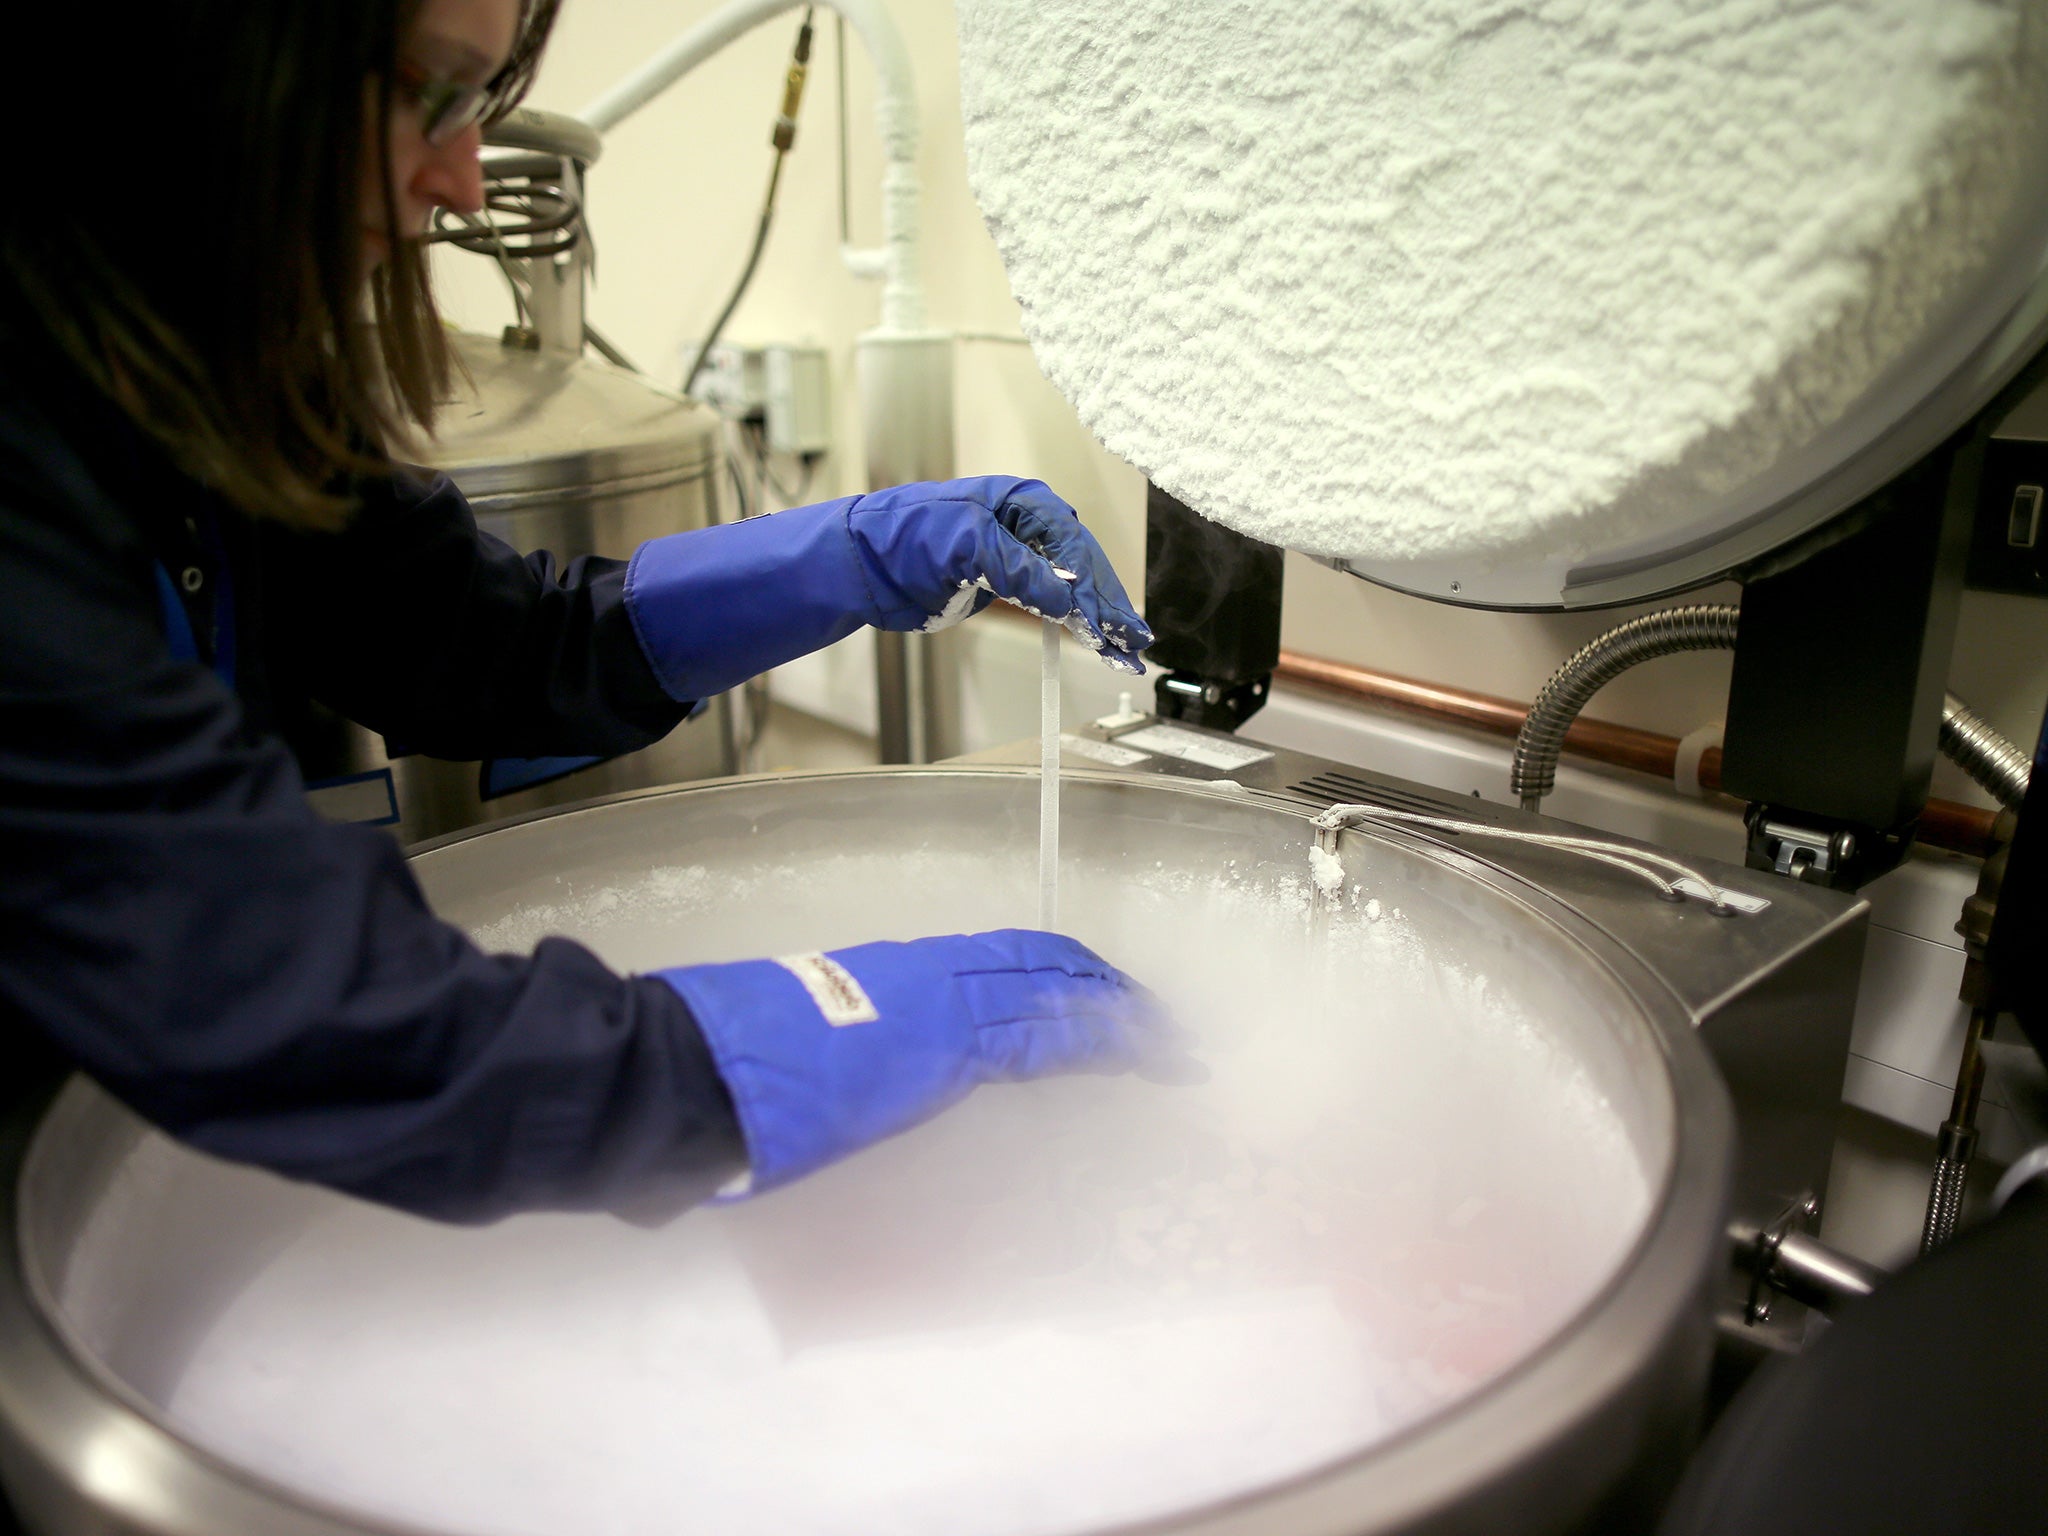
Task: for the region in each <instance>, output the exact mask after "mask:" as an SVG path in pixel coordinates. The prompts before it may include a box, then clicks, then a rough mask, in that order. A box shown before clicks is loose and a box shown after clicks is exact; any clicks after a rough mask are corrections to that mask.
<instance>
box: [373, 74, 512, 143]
mask: <svg viewBox="0 0 2048 1536" xmlns="http://www.w3.org/2000/svg"><path fill="white" fill-rule="evenodd" d="M393 80H394V82H395V83H396V85H397V87H398V91H399V94H400V96H402V97H403V98H404V99H405V100H407V101H409V102H411V103H412V104H413V106H414V107H415V108H417V109H418V111H419V114H420V134H421V136H422V137H423V138H425V139H426V141H427V142H428V143H429V144H431V145H433V146H434V147H435V148H436V149H438V148H440V147H441V146H442V145H444V144H447V143H449V142H450V141H451V140H453V139H455V138H456V137H457V136H458V135H460V134H461V133H463V132H464V131H465V130H466V129H468V128H469V127H471V126H472V125H473V124H476V123H479V122H482V121H483V120H484V119H485V118H487V117H489V116H490V115H491V113H492V110H493V109H494V108H495V107H496V106H497V104H498V81H497V79H496V78H495V77H493V78H492V79H489V80H486V81H485V82H484V83H483V84H481V85H477V84H475V83H473V82H471V81H467V80H454V79H450V78H449V77H447V76H445V75H434V74H429V73H428V72H427V71H426V70H424V69H422V68H420V67H419V66H418V65H417V64H407V63H405V62H404V61H402V60H401V61H400V63H399V65H398V68H397V70H396V71H395V72H394V74H393Z"/></svg>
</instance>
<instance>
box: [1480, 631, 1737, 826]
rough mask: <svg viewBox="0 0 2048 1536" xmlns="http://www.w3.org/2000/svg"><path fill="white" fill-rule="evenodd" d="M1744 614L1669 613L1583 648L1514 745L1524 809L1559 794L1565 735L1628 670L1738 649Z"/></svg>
mask: <svg viewBox="0 0 2048 1536" xmlns="http://www.w3.org/2000/svg"><path fill="white" fill-rule="evenodd" d="M1740 613H1741V610H1740V609H1738V608H1737V607H1736V606H1735V605H1734V604H1732V603H1695V604H1692V605H1690V606H1687V607H1684V608H1665V609H1661V610H1659V611H1658V612H1656V613H1645V614H1642V615H1640V616H1638V617H1636V618H1633V619H1630V620H1629V621H1628V622H1627V623H1626V624H1619V625H1616V626H1615V627H1614V628H1613V629H1610V630H1608V631H1607V633H1606V634H1604V635H1601V636H1600V637H1599V638H1598V639H1595V640H1591V641H1589V642H1587V643H1586V644H1585V645H1584V646H1581V647H1580V648H1579V650H1578V652H1577V654H1575V655H1574V656H1573V657H1572V658H1571V659H1570V660H1569V661H1567V662H1566V663H1565V664H1564V665H1563V666H1561V667H1559V668H1558V669H1557V670H1556V671H1555V672H1553V673H1551V674H1550V681H1549V682H1547V683H1545V684H1544V685H1543V691H1542V692H1541V693H1539V694H1537V695H1536V702H1535V703H1534V704H1532V705H1531V706H1530V707H1529V719H1528V722H1527V723H1526V724H1525V725H1523V727H1522V732H1521V734H1520V735H1519V736H1517V737H1516V738H1515V762H1514V767H1513V770H1512V772H1511V777H1510V778H1509V781H1508V782H1509V784H1510V786H1511V787H1512V788H1513V790H1514V792H1515V795H1516V796H1517V797H1518V798H1519V799H1520V800H1521V802H1522V809H1523V810H1525V811H1533V810H1537V809H1539V808H1540V807H1541V806H1542V804H1543V797H1544V796H1545V795H1547V794H1549V793H1550V792H1551V790H1553V789H1555V788H1556V787H1557V757H1558V754H1559V753H1560V752H1562V751H1563V750H1564V738H1565V732H1567V731H1569V730H1570V729H1571V728H1572V722H1573V721H1574V720H1576V719H1578V718H1579V711H1580V710H1582V709H1584V708H1585V707H1586V703H1587V701H1588V700H1589V699H1591V698H1592V697H1593V695H1594V694H1596V693H1598V692H1599V691H1600V690H1601V689H1602V688H1604V687H1606V686H1607V685H1608V684H1609V683H1611V682H1613V681H1614V679H1616V678H1617V677H1619V676H1621V674H1622V673H1624V672H1626V671H1628V669H1629V668H1631V667H1633V666H1636V665H1638V664H1640V663H1642V662H1645V661H1650V660H1652V659H1654V658H1656V657H1658V656H1676V655H1679V654H1680V653H1682V652H1685V651H1716V650H1733V649H1734V647H1735V621H1736V619H1737V617H1738V616H1739V615H1740Z"/></svg>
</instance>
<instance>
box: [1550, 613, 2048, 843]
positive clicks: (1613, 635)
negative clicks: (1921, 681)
mask: <svg viewBox="0 0 2048 1536" xmlns="http://www.w3.org/2000/svg"><path fill="white" fill-rule="evenodd" d="M1741 612H1742V610H1741V609H1739V608H1737V607H1736V606H1735V605H1734V604H1732V603H1695V604H1691V605H1689V606H1687V607H1683V608H1665V609H1660V610H1659V611H1658V612H1656V613H1645V614H1641V615H1639V616H1638V617H1636V618H1633V619H1630V620H1629V621H1628V622H1627V623H1625V624H1617V625H1616V626H1615V627H1614V628H1613V629H1610V630H1608V631H1607V633H1606V634H1604V635H1601V636H1599V637H1597V638H1596V639H1593V640H1590V641H1588V642H1587V643H1586V644H1585V645H1583V646H1581V647H1580V648H1579V650H1578V651H1577V652H1576V653H1575V654H1574V655H1573V656H1572V657H1571V659H1570V660H1568V661H1566V662H1565V664H1564V665H1563V666H1561V667H1559V668H1558V669H1557V670H1556V671H1555V672H1553V673H1551V675H1550V680H1549V681H1548V682H1546V683H1545V684H1544V685H1543V689H1542V691H1541V692H1540V693H1538V694H1537V695H1536V702H1535V703H1534V704H1533V705H1531V706H1530V709H1529V718H1528V720H1527V722H1526V723H1524V725H1523V726H1522V730H1521V734H1520V735H1518V736H1517V737H1516V738H1515V760H1514V765H1513V767H1512V768H1511V769H1510V777H1509V783H1510V785H1511V787H1512V788H1513V790H1514V793H1515V795H1516V797H1517V798H1519V799H1520V801H1521V802H1522V809H1523V810H1525V811H1534V810H1539V809H1541V808H1542V805H1543V797H1544V796H1546V795H1548V794H1549V793H1550V792H1551V791H1552V790H1553V789H1555V788H1556V787H1557V759H1558V754H1559V753H1560V752H1561V751H1562V750H1563V748H1564V738H1565V733H1566V732H1567V731H1569V730H1570V729H1571V728H1572V722H1573V721H1574V720H1576V719H1578V717H1579V711H1580V710H1582V709H1584V708H1585V707H1586V703H1587V701H1588V700H1590V699H1591V698H1592V697H1593V695H1594V694H1596V693H1598V692H1599V691H1600V690H1601V689H1602V688H1604V687H1606V686H1607V685H1608V684H1609V683H1611V682H1613V681H1614V679H1616V678H1617V677H1619V676H1621V674H1622V673H1624V672H1626V671H1628V669H1629V668H1631V667H1633V666H1636V665H1638V664H1640V663H1642V662H1645V661H1649V660H1651V659H1652V658H1653V657H1657V656H1676V655H1678V654H1679V653H1681V652H1684V651H1731V650H1733V649H1734V648H1735V627H1736V621H1737V620H1738V619H1739V618H1740V616H1741ZM1941 751H1942V755H1943V756H1945V757H1947V758H1948V759H1949V760H1950V761H1951V762H1953V763H1954V764H1955V765H1956V766H1957V767H1958V768H1961V769H1962V770H1963V772H1965V773H1967V774H1968V775H1969V776H1970V777H1971V778H1972V779H1973V780H1975V781H1976V782H1977V783H1978V784H1979V785H1980V786H1982V787H1983V789H1984V790H1985V792H1986V793H1988V794H1990V795H1991V796H1992V797H1993V798H1994V799H1996V800H1997V801H1998V802H1999V804H2001V805H2004V806H2007V807H2010V808H2012V809H2017V808H2018V807H2019V803H2020V802H2021V801H2022V800H2024V799H2025V798H2026V794H2027V778H2028V775H2029V771H2030V764H2029V763H2028V761H2027V758H2026V754H2024V753H2023V752H2021V751H2020V750H2019V748H2017V747H2015V746H2014V745H2013V744H2012V743H2011V742H2009V741H2007V740H2006V739H2005V738H2004V737H2003V736H2001V735H1999V733H1998V732H1997V731H1995V730H1993V729H1992V728H1991V727H1990V726H1989V725H1987V724H1986V723H1985V722H1984V721H1983V720H1981V719H1980V718H1978V716H1977V715H1976V714H1975V713H1973V712H1972V711H1971V709H1970V707H1969V706H1968V705H1967V704H1965V703H1963V701H1962V700H1961V699H1958V698H1957V697H1956V696H1955V695H1954V694H1952V693H1951V694H1947V695H1945V696H1944V697H1943V700H1942V711H1941Z"/></svg>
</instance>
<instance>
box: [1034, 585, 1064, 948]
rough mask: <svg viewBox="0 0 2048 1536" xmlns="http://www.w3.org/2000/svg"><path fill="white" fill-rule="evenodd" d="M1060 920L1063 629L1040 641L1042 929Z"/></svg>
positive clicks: (1047, 632) (1049, 624) (1045, 630)
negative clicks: (1061, 646) (1061, 635)
mask: <svg viewBox="0 0 2048 1536" xmlns="http://www.w3.org/2000/svg"><path fill="white" fill-rule="evenodd" d="M1059 920H1060V626H1059V625H1057V624H1055V623H1054V622H1053V621H1052V620H1050V619H1047V620H1046V621H1045V622H1044V625H1043V627H1042V628H1041V630H1040V632H1039V640H1038V926H1039V927H1040V928H1044V929H1047V930H1050V929H1052V928H1055V927H1057V926H1058V924H1059Z"/></svg>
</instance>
